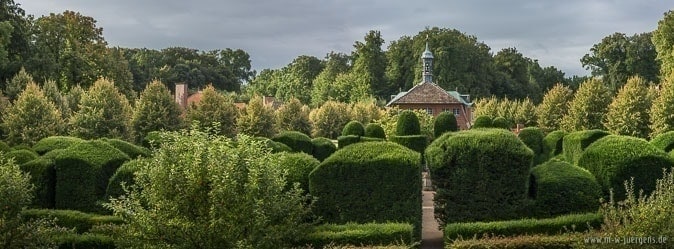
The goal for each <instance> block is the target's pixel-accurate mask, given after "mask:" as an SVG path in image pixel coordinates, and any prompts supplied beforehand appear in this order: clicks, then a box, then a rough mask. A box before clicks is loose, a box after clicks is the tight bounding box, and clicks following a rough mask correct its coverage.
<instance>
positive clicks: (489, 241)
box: [445, 233, 608, 249]
mask: <svg viewBox="0 0 674 249" xmlns="http://www.w3.org/2000/svg"><path fill="white" fill-rule="evenodd" d="M587 237H588V235H580V236H579V235H577V234H568V233H566V234H560V235H521V236H516V237H500V236H492V237H489V238H481V239H477V238H473V239H467V240H456V241H453V242H452V243H451V244H448V245H447V246H445V248H446V249H574V248H585V245H583V239H585V238H587ZM600 248H601V246H600ZM607 248H608V247H607Z"/></svg>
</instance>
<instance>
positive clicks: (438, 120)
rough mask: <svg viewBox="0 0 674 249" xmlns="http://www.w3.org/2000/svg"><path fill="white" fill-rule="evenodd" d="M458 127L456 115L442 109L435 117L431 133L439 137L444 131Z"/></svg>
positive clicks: (457, 128)
mask: <svg viewBox="0 0 674 249" xmlns="http://www.w3.org/2000/svg"><path fill="white" fill-rule="evenodd" d="M458 130H459V127H458V125H457V124H456V117H455V116H454V113H451V112H448V111H444V112H441V113H440V114H438V116H437V117H435V122H434V123H433V134H434V136H435V137H440V136H442V134H444V133H445V132H452V131H458Z"/></svg>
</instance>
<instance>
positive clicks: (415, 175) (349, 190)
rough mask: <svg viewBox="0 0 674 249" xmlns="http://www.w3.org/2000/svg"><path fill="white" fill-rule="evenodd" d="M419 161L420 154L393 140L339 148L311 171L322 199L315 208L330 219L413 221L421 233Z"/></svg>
mask: <svg viewBox="0 0 674 249" xmlns="http://www.w3.org/2000/svg"><path fill="white" fill-rule="evenodd" d="M419 161H420V157H419V153H417V152H414V151H412V150H410V149H407V148H405V147H403V146H401V145H398V144H395V143H391V142H368V143H357V144H354V145H351V146H348V147H346V148H344V149H340V150H338V151H337V152H335V154H333V155H332V156H330V157H328V158H327V159H325V161H323V163H321V164H320V165H319V166H318V167H317V168H316V169H314V171H312V172H311V174H309V189H310V192H311V195H312V196H315V197H317V198H318V199H317V200H316V203H315V206H314V208H313V209H312V210H313V211H314V213H315V214H316V215H318V216H321V217H322V218H323V221H325V222H329V223H338V224H339V223H347V222H357V223H367V222H389V221H390V222H404V223H411V224H413V225H414V227H415V237H417V236H420V232H421V167H420V165H419ZM417 238H419V237H417Z"/></svg>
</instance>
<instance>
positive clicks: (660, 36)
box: [652, 10, 674, 77]
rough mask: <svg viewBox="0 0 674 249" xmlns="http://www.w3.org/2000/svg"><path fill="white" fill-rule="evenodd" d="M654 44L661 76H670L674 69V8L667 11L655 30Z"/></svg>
mask: <svg viewBox="0 0 674 249" xmlns="http://www.w3.org/2000/svg"><path fill="white" fill-rule="evenodd" d="M652 41H653V44H654V45H655V51H657V54H658V55H657V59H658V61H660V63H661V64H660V77H669V76H670V74H671V73H672V70H673V69H674V10H670V11H667V13H665V16H664V17H663V18H662V19H660V21H658V28H657V29H655V31H653V39H652Z"/></svg>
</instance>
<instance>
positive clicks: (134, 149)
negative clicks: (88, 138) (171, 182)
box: [101, 138, 152, 159]
mask: <svg viewBox="0 0 674 249" xmlns="http://www.w3.org/2000/svg"><path fill="white" fill-rule="evenodd" d="M101 140H103V142H106V143H108V144H110V145H112V147H115V148H117V149H118V150H120V151H122V152H124V154H126V155H127V156H129V157H130V158H131V159H136V158H138V157H149V156H150V154H152V152H151V151H150V150H149V149H148V148H145V147H141V146H138V145H135V144H132V143H129V142H127V141H124V140H120V139H114V138H102V139H101Z"/></svg>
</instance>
